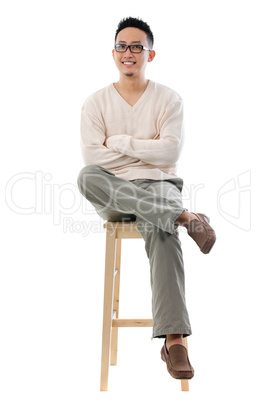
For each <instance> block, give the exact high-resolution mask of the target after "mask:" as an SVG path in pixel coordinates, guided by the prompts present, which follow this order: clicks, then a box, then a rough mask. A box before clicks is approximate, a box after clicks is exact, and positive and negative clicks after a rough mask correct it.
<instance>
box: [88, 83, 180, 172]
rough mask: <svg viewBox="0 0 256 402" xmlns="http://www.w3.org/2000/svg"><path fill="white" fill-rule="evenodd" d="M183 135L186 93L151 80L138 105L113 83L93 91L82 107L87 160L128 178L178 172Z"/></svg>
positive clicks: (89, 163)
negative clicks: (130, 100) (126, 99)
mask: <svg viewBox="0 0 256 402" xmlns="http://www.w3.org/2000/svg"><path fill="white" fill-rule="evenodd" d="M157 136H160V139H158V140H156V139H155V138H156V137H157ZM106 138H107V147H106V146H105V145H103V144H104V142H105V140H106ZM183 140H184V124H183V101H182V98H181V97H180V95H179V94H178V93H177V92H176V91H174V90H173V89H171V88H168V87H166V86H164V85H162V84H158V83H156V82H154V81H151V80H149V82H148V85H147V87H146V89H145V91H144V93H143V94H142V95H141V97H140V98H139V100H138V101H137V102H136V104H135V105H133V106H131V105H130V104H129V103H128V102H126V101H125V99H124V98H123V97H122V96H121V95H120V93H119V92H118V91H117V90H116V88H115V86H114V84H110V85H108V86H107V87H105V88H103V89H100V90H98V91H97V92H95V93H93V94H92V95H90V96H89V97H88V98H87V99H86V101H85V102H84V104H83V106H82V109H81V150H82V157H83V160H84V163H85V165H91V164H94V165H100V166H102V167H104V168H105V169H107V170H109V171H110V172H112V173H113V174H115V175H116V176H118V177H121V178H123V179H125V180H135V179H153V180H167V179H171V178H174V177H177V161H178V159H179V156H180V152H181V149H182V146H183Z"/></svg>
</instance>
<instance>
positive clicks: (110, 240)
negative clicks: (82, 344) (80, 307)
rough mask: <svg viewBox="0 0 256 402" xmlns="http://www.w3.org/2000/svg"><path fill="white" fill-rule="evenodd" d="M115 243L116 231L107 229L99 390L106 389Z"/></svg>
mask: <svg viewBox="0 0 256 402" xmlns="http://www.w3.org/2000/svg"><path fill="white" fill-rule="evenodd" d="M115 243H116V231H115V230H113V229H111V230H107V233H106V259H105V284H104V306H103V328H102V352H101V379H100V390H101V391H107V390H108V372H109V357H110V356H109V355H110V339H111V328H112V313H113V290H114V266H115Z"/></svg>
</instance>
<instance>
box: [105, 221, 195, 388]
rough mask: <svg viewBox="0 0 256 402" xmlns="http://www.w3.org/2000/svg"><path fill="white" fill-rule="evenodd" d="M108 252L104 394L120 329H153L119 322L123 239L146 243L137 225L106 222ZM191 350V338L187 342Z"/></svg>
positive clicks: (143, 322) (145, 323)
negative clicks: (139, 240)
mask: <svg viewBox="0 0 256 402" xmlns="http://www.w3.org/2000/svg"><path fill="white" fill-rule="evenodd" d="M104 228H105V229H106V252H105V278H104V304H103V326H102V353H101V379H100V390H101V391H107V390H108V375H109V364H110V365H116V364H117V345H118V328H120V327H126V328H127V327H152V326H153V319H152V318H146V319H145V318H141V319H138V318H136V319H121V318H119V296H120V269H121V241H122V239H142V236H141V234H140V232H139V231H138V229H137V226H136V223H135V222H134V221H131V222H110V221H108V222H106V223H104ZM183 343H184V345H185V346H186V347H187V338H184V339H183ZM181 389H182V391H188V389H189V388H188V380H181Z"/></svg>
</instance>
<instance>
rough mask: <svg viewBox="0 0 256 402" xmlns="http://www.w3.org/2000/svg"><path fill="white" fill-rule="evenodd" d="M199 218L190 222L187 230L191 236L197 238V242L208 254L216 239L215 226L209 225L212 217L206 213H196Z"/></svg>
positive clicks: (203, 251)
mask: <svg viewBox="0 0 256 402" xmlns="http://www.w3.org/2000/svg"><path fill="white" fill-rule="evenodd" d="M193 214H194V215H196V216H197V218H198V219H199V220H197V219H193V220H192V221H190V222H189V224H188V227H187V230H188V234H189V236H190V237H192V239H193V240H195V242H196V244H197V245H198V247H199V248H200V250H201V251H202V253H204V254H208V253H209V252H210V251H211V249H212V247H213V245H214V243H215V241H216V235H215V232H214V230H213V228H212V227H211V226H210V225H209V223H210V219H209V218H208V217H207V216H206V215H204V214H195V213H194V212H193Z"/></svg>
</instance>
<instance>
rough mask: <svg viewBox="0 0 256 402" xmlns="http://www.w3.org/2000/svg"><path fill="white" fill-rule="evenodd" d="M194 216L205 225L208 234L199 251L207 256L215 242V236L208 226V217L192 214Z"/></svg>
mask: <svg viewBox="0 0 256 402" xmlns="http://www.w3.org/2000/svg"><path fill="white" fill-rule="evenodd" d="M194 215H196V216H197V217H198V219H199V221H200V222H203V223H204V224H205V225H206V227H205V229H206V230H207V232H208V239H207V240H206V242H205V243H204V245H203V246H202V248H201V251H202V253H204V254H208V253H209V252H210V251H211V249H212V248H213V246H214V244H215V242H216V234H215V232H214V230H213V228H212V227H211V226H210V225H209V223H210V218H209V217H208V216H206V215H204V214H194Z"/></svg>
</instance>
